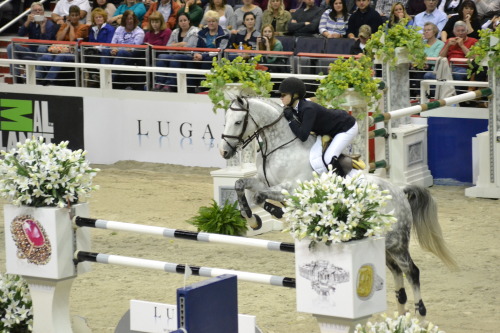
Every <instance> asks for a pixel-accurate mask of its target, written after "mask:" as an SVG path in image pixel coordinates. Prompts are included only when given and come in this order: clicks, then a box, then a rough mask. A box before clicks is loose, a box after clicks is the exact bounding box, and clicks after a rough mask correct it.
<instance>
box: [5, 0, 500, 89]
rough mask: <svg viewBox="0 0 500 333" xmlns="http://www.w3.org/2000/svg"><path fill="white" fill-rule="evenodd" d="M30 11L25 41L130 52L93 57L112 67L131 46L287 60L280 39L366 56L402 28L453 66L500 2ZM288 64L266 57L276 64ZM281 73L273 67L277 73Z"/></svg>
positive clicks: (249, 1) (124, 4)
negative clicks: (334, 44)
mask: <svg viewBox="0 0 500 333" xmlns="http://www.w3.org/2000/svg"><path fill="white" fill-rule="evenodd" d="M14 3H17V2H14ZM24 4H25V5H30V8H31V12H30V14H29V15H27V16H26V17H25V20H24V21H23V22H21V23H20V24H19V32H18V34H19V36H27V37H28V38H29V39H37V40H47V41H53V40H55V41H80V40H83V41H89V42H93V43H111V44H121V45H120V46H117V47H103V48H95V50H93V55H97V56H101V58H100V60H97V61H100V62H101V63H105V64H106V63H111V64H127V63H128V61H127V59H128V58H134V57H135V56H138V55H137V54H135V53H136V52H137V51H136V50H134V49H133V48H126V47H124V46H123V45H132V46H137V45H157V46H175V47H196V48H213V49H225V48H231V49H232V48H234V49H247V50H249V49H251V50H256V51H258V50H265V51H282V50H283V45H282V43H281V42H280V40H279V37H280V36H297V37H298V36H314V37H317V38H325V39H352V40H354V42H353V45H352V47H351V50H350V53H351V54H360V53H363V50H364V46H365V44H366V42H367V40H368V39H369V38H370V36H371V34H372V33H373V32H375V31H377V30H378V29H379V27H380V26H381V25H383V24H384V23H385V22H386V21H389V26H391V25H395V24H399V22H400V21H401V20H402V19H405V22H407V25H409V26H418V27H420V28H421V33H422V34H423V36H422V37H423V39H424V40H425V42H426V43H427V44H428V45H429V48H427V49H426V52H427V55H428V56H429V57H437V56H440V57H447V58H448V59H451V58H457V57H465V55H466V54H467V52H468V50H469V48H470V47H471V46H472V45H473V44H474V43H475V42H476V41H477V40H478V38H479V34H478V31H479V30H480V29H482V28H489V29H496V28H497V26H498V22H499V16H500V1H499V0H371V1H370V0H323V1H321V0H157V1H154V0H124V1H121V0H93V1H91V0H58V1H57V2H56V4H55V7H54V8H53V10H52V14H51V16H50V17H48V16H47V15H45V10H46V8H44V6H43V5H42V4H40V3H38V2H32V1H24ZM13 10H15V8H14V9H13ZM18 10H21V8H19V9H18ZM13 45H14V46H13ZM8 55H9V57H11V58H12V57H14V56H15V58H19V59H27V60H30V59H31V60H33V59H38V60H46V61H66V62H71V61H74V60H75V58H74V54H73V53H72V50H71V48H69V47H68V46H65V45H63V44H54V45H53V46H50V47H47V46H46V47H44V48H43V47H39V48H35V47H33V46H31V47H24V46H22V45H20V44H11V45H9V47H8ZM212 56H213V52H194V53H192V54H187V53H181V54H160V55H159V57H158V61H157V63H156V65H157V66H171V67H187V68H209V67H210V65H211V64H210V59H211V57H212ZM96 59H98V58H96ZM281 60H282V59H279V58H277V57H274V56H269V55H266V56H265V57H264V61H265V62H266V63H267V64H273V63H274V62H276V63H277V62H279V61H281ZM432 65H433V64H432V63H431V64H430V66H432ZM277 68H278V67H276V68H274V67H272V66H269V70H271V71H272V70H279V69H277ZM12 71H13V73H14V71H16V69H12ZM464 71H465V67H464V65H456V64H453V66H452V72H453V73H454V77H455V78H457V79H464V78H465V74H464V73H465V72H464ZM56 72H57V68H55V67H54V68H51V67H49V68H47V67H42V66H40V67H39V68H38V70H37V78H38V79H40V82H41V83H44V84H51V83H53V81H54V80H55V79H56V76H57V73H56ZM14 74H16V75H15V76H18V73H17V72H16V73H14ZM174 84H175V78H174V77H168V76H164V77H163V78H161V79H159V80H158V81H157V82H155V87H156V88H157V90H166V91H169V90H170V88H169V86H170V85H174Z"/></svg>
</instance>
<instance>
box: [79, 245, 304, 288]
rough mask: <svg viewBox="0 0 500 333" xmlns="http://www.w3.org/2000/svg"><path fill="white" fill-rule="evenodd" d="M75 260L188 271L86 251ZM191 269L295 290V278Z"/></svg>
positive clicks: (162, 264) (141, 260) (214, 275)
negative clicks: (234, 276) (231, 275)
mask: <svg viewBox="0 0 500 333" xmlns="http://www.w3.org/2000/svg"><path fill="white" fill-rule="evenodd" d="M75 260H76V261H78V262H84V261H90V262H95V263H100V264H113V265H120V266H127V267H136V268H148V269H154V270H159V271H164V272H167V273H178V274H184V272H185V270H186V266H185V265H181V264H174V263H170V262H165V261H157V260H150V259H140V258H134V257H124V256H118V255H113V254H104V253H96V252H86V251H76V252H75ZM189 268H190V269H191V271H192V274H193V275H198V276H204V277H216V276H219V275H222V274H233V275H236V276H237V277H238V280H240V281H247V282H254V283H260V284H267V285H272V286H281V287H288V288H295V278H290V277H284V276H277V275H268V274H259V273H252V272H243V271H235V270H231V269H222V268H210V267H200V266H191V265H189Z"/></svg>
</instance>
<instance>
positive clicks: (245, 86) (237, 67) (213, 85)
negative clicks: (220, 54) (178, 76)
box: [201, 55, 273, 112]
mask: <svg viewBox="0 0 500 333" xmlns="http://www.w3.org/2000/svg"><path fill="white" fill-rule="evenodd" d="M260 58H261V55H258V56H256V57H253V58H251V59H250V60H248V61H246V60H245V59H243V57H240V56H238V57H236V58H235V59H233V60H232V61H230V60H229V59H226V58H222V59H221V60H220V62H218V61H217V59H215V58H214V61H213V63H212V68H211V69H210V72H209V73H207V74H206V75H205V76H206V79H205V81H203V82H202V83H201V86H202V87H208V88H210V91H209V92H208V97H209V98H210V100H211V101H212V103H213V104H214V107H213V111H214V112H217V110H218V109H223V110H224V111H225V110H227V109H228V107H229V104H230V103H231V100H229V99H228V98H226V95H225V93H224V92H225V89H226V85H227V84H232V83H241V89H242V90H246V91H248V90H252V91H253V92H254V93H255V94H256V95H259V96H263V97H269V96H270V94H269V93H270V91H271V90H272V88H273V83H272V82H271V74H269V73H268V72H266V71H263V70H260V69H259V68H260V65H259V61H260Z"/></svg>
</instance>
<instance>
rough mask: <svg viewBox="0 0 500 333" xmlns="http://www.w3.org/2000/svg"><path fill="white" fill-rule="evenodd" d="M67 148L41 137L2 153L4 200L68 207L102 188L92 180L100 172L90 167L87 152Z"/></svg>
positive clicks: (0, 184)
mask: <svg viewBox="0 0 500 333" xmlns="http://www.w3.org/2000/svg"><path fill="white" fill-rule="evenodd" d="M67 147H68V141H63V142H61V143H59V144H58V145H56V144H53V143H50V144H47V143H45V142H44V139H43V137H39V138H38V139H36V138H33V139H31V140H30V139H28V140H26V141H25V142H24V143H18V144H17V146H16V148H14V149H12V150H11V151H10V152H5V151H2V152H1V154H2V156H3V159H2V160H0V197H3V198H7V199H9V200H11V201H12V204H14V205H17V206H19V205H27V206H34V207H42V206H58V207H65V206H67V205H70V204H74V203H77V202H78V200H79V199H80V198H82V197H85V196H88V195H89V193H90V192H91V191H92V190H96V189H98V186H97V185H96V186H93V185H92V179H93V178H94V176H95V175H96V173H97V172H98V171H99V169H94V168H91V167H90V166H89V163H88V162H87V161H86V160H85V155H86V152H85V151H82V150H81V149H79V150H76V151H71V150H70V149H68V148H67Z"/></svg>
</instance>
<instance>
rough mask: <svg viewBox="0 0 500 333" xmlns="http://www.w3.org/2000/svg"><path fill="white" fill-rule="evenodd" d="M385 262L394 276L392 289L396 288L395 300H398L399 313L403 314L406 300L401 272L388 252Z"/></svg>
mask: <svg viewBox="0 0 500 333" xmlns="http://www.w3.org/2000/svg"><path fill="white" fill-rule="evenodd" d="M386 264H387V267H389V270H390V271H391V273H392V276H393V277H394V289H395V290H396V300H397V301H398V312H399V314H400V315H403V314H404V313H405V312H406V310H405V305H406V301H407V300H408V297H407V296H406V291H405V285H404V279H403V272H402V271H401V269H400V268H399V266H398V264H397V263H396V262H395V261H394V259H392V257H391V255H390V254H389V253H386Z"/></svg>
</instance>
